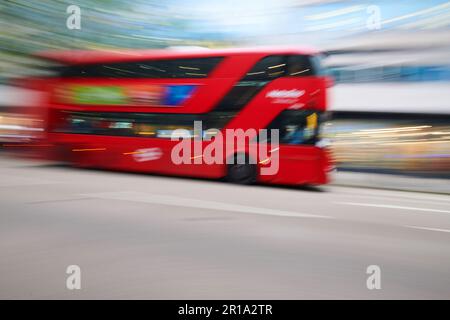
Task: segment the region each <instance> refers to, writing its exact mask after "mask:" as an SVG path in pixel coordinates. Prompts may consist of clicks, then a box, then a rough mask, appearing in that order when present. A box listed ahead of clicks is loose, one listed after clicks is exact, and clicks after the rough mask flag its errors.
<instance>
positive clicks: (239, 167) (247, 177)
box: [226, 154, 257, 184]
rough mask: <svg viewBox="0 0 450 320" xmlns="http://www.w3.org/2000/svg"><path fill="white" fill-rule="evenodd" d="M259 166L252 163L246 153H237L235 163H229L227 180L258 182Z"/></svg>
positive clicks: (239, 182) (248, 182) (246, 182)
mask: <svg viewBox="0 0 450 320" xmlns="http://www.w3.org/2000/svg"><path fill="white" fill-rule="evenodd" d="M256 177H257V166H256V164H251V163H250V161H249V158H248V156H247V155H246V154H236V155H235V156H234V163H230V164H228V170H227V177H226V178H227V181H229V182H232V183H237V184H253V183H255V182H256Z"/></svg>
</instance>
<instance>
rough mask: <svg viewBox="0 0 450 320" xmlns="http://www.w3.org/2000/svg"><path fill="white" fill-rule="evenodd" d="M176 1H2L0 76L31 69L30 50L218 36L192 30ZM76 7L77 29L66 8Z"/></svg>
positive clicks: (155, 44)
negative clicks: (68, 23)
mask: <svg viewBox="0 0 450 320" xmlns="http://www.w3.org/2000/svg"><path fill="white" fill-rule="evenodd" d="M177 3H178V1H177V0H164V1H162V0H135V1H129V0H1V1H0V79H5V78H9V77H16V76H22V75H27V74H30V73H33V70H36V66H37V65H36V61H34V59H32V58H30V56H29V55H30V53H33V52H36V51H45V50H59V49H69V50H70V49H112V48H123V47H126V48H161V47H166V46H170V45H207V46H211V45H215V44H217V43H220V41H221V40H220V39H219V38H220V37H218V36H217V35H210V34H206V33H204V34H202V33H196V32H193V31H189V30H193V29H192V28H189V26H192V24H195V20H193V19H192V17H189V16H186V15H185V16H183V15H180V13H179V12H177V9H176V6H174V5H175V4H177ZM70 5H77V6H79V7H80V9H81V29H80V30H70V29H68V28H67V27H66V21H67V18H68V17H69V15H70V14H68V13H67V12H66V10H67V7H68V6H70Z"/></svg>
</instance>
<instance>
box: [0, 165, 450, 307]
mask: <svg viewBox="0 0 450 320" xmlns="http://www.w3.org/2000/svg"><path fill="white" fill-rule="evenodd" d="M69 265H77V266H79V267H80V268H81V289H80V290H68V289H67V288H66V279H67V277H69V275H68V274H67V273H66V269H67V267H68V266H69ZM370 265H377V266H379V267H380V270H381V278H380V279H381V289H379V290H376V289H375V290H369V289H368V288H367V286H366V280H367V278H368V277H369V275H368V274H367V273H366V271H367V267H368V266H370ZM0 298H2V299H16V298H17V299H56V298H58V299H81V298H85V299H100V298H105V299H109V298H113V299H353V298H358V299H380V298H386V299H392V298H399V299H410V298H411V299H421V298H423V299H433V298H443V299H449V298H450V199H449V197H446V196H443V195H436V194H422V193H413V192H400V191H383V190H375V189H358V188H344V187H333V186H328V187H322V188H320V189H301V188H280V187H269V186H236V185H231V184H226V183H221V182H213V181H204V180H193V179H180V178H173V177H159V176H151V175H144V174H129V173H118V172H107V171H93V170H82V169H74V168H66V167H61V166H54V165H49V164H43V163H36V162H28V161H24V160H17V159H11V158H7V157H0Z"/></svg>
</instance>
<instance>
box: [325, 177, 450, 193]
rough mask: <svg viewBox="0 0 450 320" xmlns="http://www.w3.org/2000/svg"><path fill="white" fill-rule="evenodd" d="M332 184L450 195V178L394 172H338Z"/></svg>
mask: <svg viewBox="0 0 450 320" xmlns="http://www.w3.org/2000/svg"><path fill="white" fill-rule="evenodd" d="M331 184H332V185H335V186H345V187H364V188H376V189H391V190H402V191H416V192H431V193H442V194H449V195H450V179H436V178H416V177H406V176H399V175H394V174H380V173H359V172H337V173H335V174H334V176H333V180H332V183H331Z"/></svg>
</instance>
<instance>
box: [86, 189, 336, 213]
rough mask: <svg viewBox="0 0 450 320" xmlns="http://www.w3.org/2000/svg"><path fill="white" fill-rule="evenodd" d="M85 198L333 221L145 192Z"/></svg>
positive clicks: (96, 194) (117, 193)
mask: <svg viewBox="0 0 450 320" xmlns="http://www.w3.org/2000/svg"><path fill="white" fill-rule="evenodd" d="M83 196H88V197H95V198H100V199H107V200H125V201H136V202H145V203H154V204H162V205H168V206H178V207H190V208H199V209H210V210H219V211H233V212H241V213H251V214H259V215H267V216H280V217H293V218H322V219H333V217H330V216H323V215H316V214H309V213H299V212H294V211H284V210H277V209H268V208H260V207H251V206H244V205H239V204H231V203H226V202H217V201H207V200H200V199H192V198H182V197H177V196H168V195H158V194H147V193H143V192H133V191H129V192H127V191H124V192H105V193H90V194H83Z"/></svg>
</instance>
